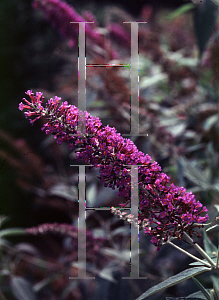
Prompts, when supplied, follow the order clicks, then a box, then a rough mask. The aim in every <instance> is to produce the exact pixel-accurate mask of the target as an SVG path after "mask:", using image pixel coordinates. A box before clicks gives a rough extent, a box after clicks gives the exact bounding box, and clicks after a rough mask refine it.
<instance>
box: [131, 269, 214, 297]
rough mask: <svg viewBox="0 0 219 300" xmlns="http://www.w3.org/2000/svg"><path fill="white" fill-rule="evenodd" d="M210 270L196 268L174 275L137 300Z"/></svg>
mask: <svg viewBox="0 0 219 300" xmlns="http://www.w3.org/2000/svg"><path fill="white" fill-rule="evenodd" d="M210 270H211V269H210V268H207V267H194V268H191V269H187V270H185V271H183V272H181V273H179V274H177V275H174V276H172V277H170V278H168V279H167V280H165V281H163V282H161V283H159V284H157V285H155V286H153V287H152V288H150V289H149V290H147V291H146V292H145V293H143V294H142V295H141V296H140V297H138V298H137V299H136V300H143V299H146V298H147V297H148V296H151V295H153V294H155V293H157V292H159V291H161V290H164V289H166V288H168V287H170V286H173V285H175V284H177V283H180V282H182V281H185V280H187V279H189V278H191V277H193V276H196V275H198V274H201V273H203V272H206V271H210Z"/></svg>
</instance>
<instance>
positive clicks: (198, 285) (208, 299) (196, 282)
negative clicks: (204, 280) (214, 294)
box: [192, 277, 211, 300]
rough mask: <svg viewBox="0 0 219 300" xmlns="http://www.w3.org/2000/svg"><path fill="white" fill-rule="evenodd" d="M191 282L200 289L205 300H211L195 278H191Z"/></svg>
mask: <svg viewBox="0 0 219 300" xmlns="http://www.w3.org/2000/svg"><path fill="white" fill-rule="evenodd" d="M192 280H193V281H194V282H195V284H196V285H197V287H198V288H199V289H200V291H201V292H202V293H203V294H204V295H205V297H206V299H207V300H211V297H210V294H209V293H208V291H207V290H206V289H205V288H204V286H203V285H202V284H201V282H199V281H198V280H197V279H196V278H194V277H192Z"/></svg>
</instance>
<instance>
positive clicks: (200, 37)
mask: <svg viewBox="0 0 219 300" xmlns="http://www.w3.org/2000/svg"><path fill="white" fill-rule="evenodd" d="M217 11H218V6H217V5H216V4H215V3H214V2H212V1H211V0H204V1H202V2H200V3H198V4H197V6H196V8H195V10H194V29H195V35H196V38H197V42H198V47H199V52H200V57H201V56H202V54H203V52H204V49H205V47H206V44H207V42H208V40H209V38H210V35H211V33H212V31H213V28H214V26H215V23H216V20H217V13H218V12H217Z"/></svg>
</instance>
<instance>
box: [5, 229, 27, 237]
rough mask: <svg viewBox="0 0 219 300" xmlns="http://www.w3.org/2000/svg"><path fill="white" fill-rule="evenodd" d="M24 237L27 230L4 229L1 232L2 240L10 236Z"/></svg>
mask: <svg viewBox="0 0 219 300" xmlns="http://www.w3.org/2000/svg"><path fill="white" fill-rule="evenodd" d="M20 234H21V235H23V234H26V231H25V229H22V228H9V229H3V230H1V231H0V239H1V238H2V237H5V236H10V235H20Z"/></svg>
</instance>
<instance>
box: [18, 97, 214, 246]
mask: <svg viewBox="0 0 219 300" xmlns="http://www.w3.org/2000/svg"><path fill="white" fill-rule="evenodd" d="M27 94H28V95H29V96H30V98H31V103H30V102H29V101H27V100H26V99H24V101H25V102H26V103H28V105H24V104H22V102H21V103H20V104H19V109H21V110H23V109H25V110H26V111H25V113H24V114H25V116H26V117H32V116H36V118H35V119H33V120H32V119H31V122H32V123H33V122H35V121H36V120H37V119H39V118H41V117H42V116H45V117H46V119H47V120H48V122H47V123H46V124H44V125H43V128H42V130H44V131H45V132H46V134H53V135H54V138H55V139H56V141H57V143H58V144H61V143H63V142H66V143H67V144H68V146H69V148H70V149H73V148H75V147H77V148H79V150H78V149H77V150H76V151H75V152H76V153H77V159H78V160H81V159H82V160H84V162H85V163H88V164H91V165H93V166H94V167H95V168H99V169H100V170H99V172H100V176H99V178H100V180H101V182H102V183H103V184H104V186H106V187H111V188H113V189H115V187H117V188H118V195H119V196H123V197H124V202H125V204H124V205H121V206H122V207H124V206H125V205H127V204H128V203H129V202H130V198H131V178H130V172H131V170H130V168H129V167H127V165H130V166H131V165H139V167H138V186H139V214H138V222H137V224H138V226H140V228H143V229H144V232H145V233H146V234H149V235H151V236H152V239H151V242H152V243H153V244H155V245H156V246H157V248H158V249H159V247H160V246H161V245H162V244H164V243H165V242H167V241H168V240H169V239H170V238H172V237H176V238H178V239H179V240H182V237H183V232H186V233H187V234H189V236H191V237H192V236H193V235H196V236H198V237H200V234H199V233H198V232H197V231H195V228H200V227H202V223H204V222H206V221H207V220H208V219H209V217H208V215H207V214H206V215H205V216H203V217H202V216H201V215H200V214H201V213H202V212H206V211H207V209H206V207H203V206H202V204H201V203H200V202H199V201H196V200H195V196H194V195H193V194H192V193H191V192H189V193H188V192H186V189H185V188H183V187H176V186H175V185H174V184H173V183H172V184H171V185H168V183H169V181H170V177H169V176H167V175H166V174H165V173H163V172H162V170H161V167H160V166H159V165H158V163H157V162H155V161H154V162H152V161H151V157H150V156H149V155H148V154H144V153H142V152H141V151H139V150H138V149H137V147H136V146H135V144H134V143H133V142H132V141H131V140H129V139H125V138H123V137H122V136H121V135H120V133H117V131H116V129H115V128H114V127H109V126H108V125H107V126H105V127H104V126H102V123H101V121H100V119H99V118H97V117H93V116H91V115H90V114H89V113H88V112H86V111H85V112H82V111H80V110H79V109H78V108H77V107H76V106H74V105H69V104H68V102H64V103H60V100H61V98H59V97H55V98H54V99H53V98H51V99H50V100H49V101H48V103H47V104H46V107H43V106H42V101H43V97H42V93H37V95H36V96H34V95H33V93H32V91H28V92H27ZM41 97H42V100H41ZM83 122H85V124H84V125H86V126H85V129H86V130H85V131H83V132H82V131H80V128H81V127H83V126H81V125H83V124H82V123H83ZM114 212H115V210H114ZM116 213H117V214H118V212H116ZM127 219H128V220H131V219H132V218H131V217H130V216H128V217H127Z"/></svg>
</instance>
